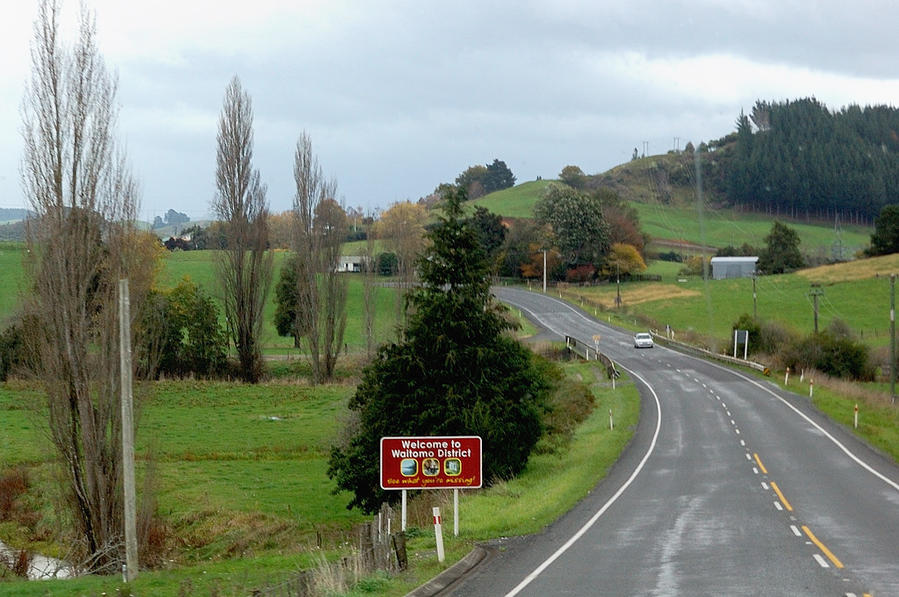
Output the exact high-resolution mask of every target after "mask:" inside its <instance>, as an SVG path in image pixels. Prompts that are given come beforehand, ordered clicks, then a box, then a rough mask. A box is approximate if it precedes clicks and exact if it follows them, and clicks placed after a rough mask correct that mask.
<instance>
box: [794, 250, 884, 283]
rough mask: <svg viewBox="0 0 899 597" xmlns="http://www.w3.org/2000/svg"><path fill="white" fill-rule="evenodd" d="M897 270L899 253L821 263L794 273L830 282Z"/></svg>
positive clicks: (819, 281) (808, 278)
mask: <svg viewBox="0 0 899 597" xmlns="http://www.w3.org/2000/svg"><path fill="white" fill-rule="evenodd" d="M897 272H899V254H894V255H884V256H882V257H872V258H871V259H859V260H856V261H849V262H847V263H835V264H833V265H822V266H820V267H813V268H810V269H805V270H802V271H799V272H796V273H797V275H800V276H802V277H803V278H805V279H807V280H809V281H811V282H818V283H821V284H830V283H834V282H849V281H852V280H865V279H868V278H877V277H881V276H889V275H890V274H895V273H897Z"/></svg>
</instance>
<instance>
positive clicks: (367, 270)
mask: <svg viewBox="0 0 899 597" xmlns="http://www.w3.org/2000/svg"><path fill="white" fill-rule="evenodd" d="M372 228H373V226H372V224H368V225H366V227H365V248H364V249H363V250H362V272H363V274H362V275H363V276H364V278H363V279H362V309H363V326H364V329H365V354H366V356H368V357H369V358H371V356H372V355H373V354H374V351H375V313H376V310H377V309H376V302H375V290H376V287H375V276H376V275H377V272H376V271H375V235H374V233H373V230H372Z"/></svg>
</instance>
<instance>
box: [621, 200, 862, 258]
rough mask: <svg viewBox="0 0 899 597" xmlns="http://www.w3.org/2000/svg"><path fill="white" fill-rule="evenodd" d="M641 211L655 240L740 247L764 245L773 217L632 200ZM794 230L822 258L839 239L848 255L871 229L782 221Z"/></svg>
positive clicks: (809, 250) (804, 247) (804, 245)
mask: <svg viewBox="0 0 899 597" xmlns="http://www.w3.org/2000/svg"><path fill="white" fill-rule="evenodd" d="M631 205H632V206H633V207H634V208H635V209H636V210H637V213H638V214H639V215H640V224H641V225H642V227H643V231H644V232H646V233H647V234H649V236H650V238H651V239H652V240H654V241H661V240H664V241H671V242H686V243H690V244H693V245H698V246H712V247H725V246H728V245H730V246H734V247H739V246H740V245H742V244H743V243H747V244H749V245H752V246H754V247H764V246H765V236H766V235H767V234H768V233H769V232H771V224H772V221H773V219H772V218H770V217H766V216H763V215H760V214H747V213H740V212H736V211H733V210H727V209H705V210H704V211H703V218H702V219H700V218H699V217H698V212H697V210H696V209H695V208H687V207H671V206H668V205H665V206H662V205H659V204H653V203H636V202H634V203H631ZM784 222H785V223H786V224H787V225H788V226H789V227H790V228H793V229H794V230H796V232H797V234H799V238H800V239H801V244H800V246H799V248H800V250H801V251H802V252H803V253H807V254H810V255H814V256H816V257H821V258H829V257H831V255H832V254H834V255H835V254H839V249H837V248H835V247H836V243H838V242H839V243H840V244H839V246H840V247H841V248H842V254H843V258H844V259H851V258H852V257H853V256H854V255H855V253H856V252H857V251H859V250H860V249H862V248H864V247H866V246H868V244H870V237H871V233H872V232H873V230H872V229H871V228H868V227H864V226H843V227H842V231H841V233H840V234H839V235H837V234H836V233H835V232H834V229H833V226H832V225H830V226H828V225H821V224H808V223H802V222H794V221H784Z"/></svg>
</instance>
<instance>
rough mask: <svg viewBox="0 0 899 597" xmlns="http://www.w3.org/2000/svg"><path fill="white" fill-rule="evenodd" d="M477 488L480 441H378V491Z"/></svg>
mask: <svg viewBox="0 0 899 597" xmlns="http://www.w3.org/2000/svg"><path fill="white" fill-rule="evenodd" d="M480 486H481V438H480V437H478V436H476V435H464V436H452V437H382V438H381V488H382V489H458V488H467V489H476V488H478V487H480Z"/></svg>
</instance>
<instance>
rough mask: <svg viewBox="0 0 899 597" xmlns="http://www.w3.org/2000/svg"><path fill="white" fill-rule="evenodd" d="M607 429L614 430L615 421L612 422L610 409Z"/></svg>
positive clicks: (610, 410)
mask: <svg viewBox="0 0 899 597" xmlns="http://www.w3.org/2000/svg"><path fill="white" fill-rule="evenodd" d="M609 429H610V430H614V429H615V421H614V420H612V409H611V408H610V409H609Z"/></svg>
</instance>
